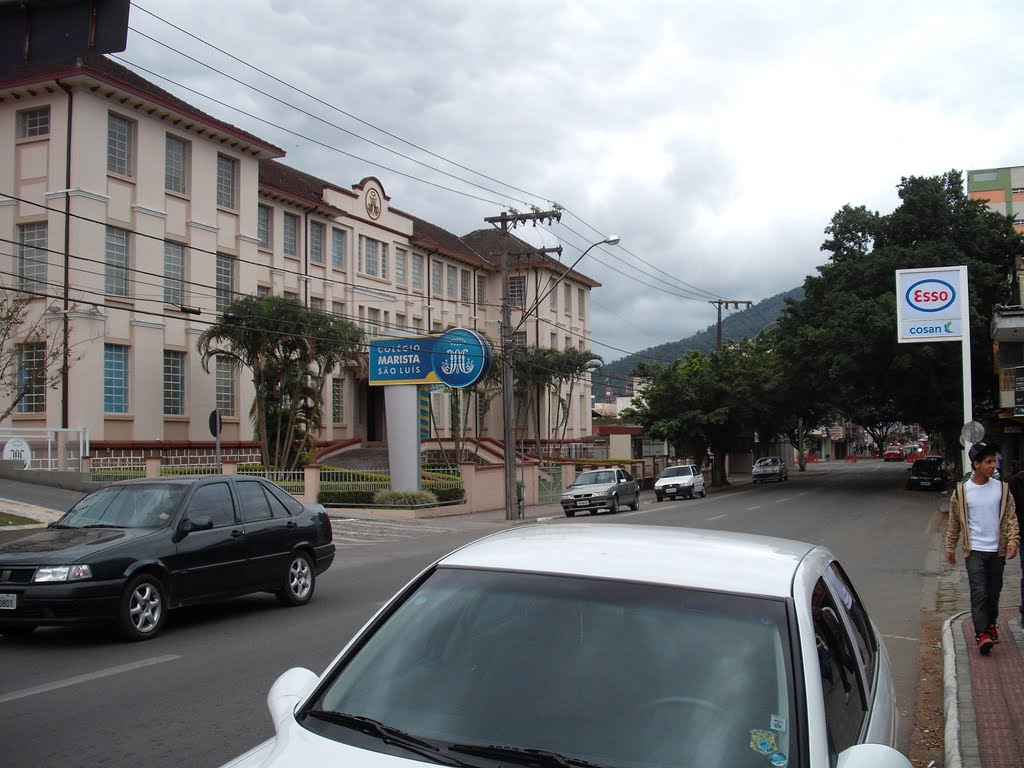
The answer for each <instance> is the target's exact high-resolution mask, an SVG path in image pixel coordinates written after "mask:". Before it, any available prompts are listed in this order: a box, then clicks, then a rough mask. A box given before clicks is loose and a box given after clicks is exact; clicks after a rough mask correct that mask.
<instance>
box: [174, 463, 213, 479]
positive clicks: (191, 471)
mask: <svg viewBox="0 0 1024 768" xmlns="http://www.w3.org/2000/svg"><path fill="white" fill-rule="evenodd" d="M219 474H221V471H220V467H218V466H213V465H209V466H203V465H201V464H188V465H186V464H164V465H162V466H161V467H160V477H183V476H191V475H219Z"/></svg>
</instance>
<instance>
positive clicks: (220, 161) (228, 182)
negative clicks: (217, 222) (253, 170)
mask: <svg viewBox="0 0 1024 768" xmlns="http://www.w3.org/2000/svg"><path fill="white" fill-rule="evenodd" d="M237 184H238V161H237V160H235V158H233V157H228V156H227V155H221V154H218V155H217V205H219V206H220V207H221V208H232V209H233V208H235V196H236V189H237Z"/></svg>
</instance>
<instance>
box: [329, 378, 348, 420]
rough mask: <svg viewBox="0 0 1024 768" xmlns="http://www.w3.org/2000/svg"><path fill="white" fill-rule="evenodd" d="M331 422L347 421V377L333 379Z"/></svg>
mask: <svg viewBox="0 0 1024 768" xmlns="http://www.w3.org/2000/svg"><path fill="white" fill-rule="evenodd" d="M331 422H332V423H334V424H344V423H345V379H343V378H341V377H340V376H335V377H333V378H332V379H331Z"/></svg>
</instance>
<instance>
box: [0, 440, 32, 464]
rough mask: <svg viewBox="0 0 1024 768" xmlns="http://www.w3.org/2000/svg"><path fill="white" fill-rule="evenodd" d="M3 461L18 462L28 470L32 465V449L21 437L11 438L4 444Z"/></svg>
mask: <svg viewBox="0 0 1024 768" xmlns="http://www.w3.org/2000/svg"><path fill="white" fill-rule="evenodd" d="M4 461H20V462H22V463H23V464H24V465H25V469H28V468H29V466H31V464H32V449H31V448H30V447H29V444H28V443H27V442H26V441H25V440H24V438H21V437H12V438H11V439H10V440H8V441H7V442H6V443H4Z"/></svg>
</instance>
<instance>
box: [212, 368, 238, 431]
mask: <svg viewBox="0 0 1024 768" xmlns="http://www.w3.org/2000/svg"><path fill="white" fill-rule="evenodd" d="M216 360H217V362H216V379H217V382H216V405H217V410H218V411H220V415H221V416H228V417H231V416H234V415H235V386H236V373H237V372H238V365H237V364H236V363H235V361H234V360H232V359H231V358H229V357H217V358H216Z"/></svg>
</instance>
